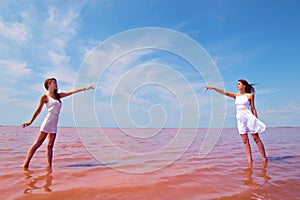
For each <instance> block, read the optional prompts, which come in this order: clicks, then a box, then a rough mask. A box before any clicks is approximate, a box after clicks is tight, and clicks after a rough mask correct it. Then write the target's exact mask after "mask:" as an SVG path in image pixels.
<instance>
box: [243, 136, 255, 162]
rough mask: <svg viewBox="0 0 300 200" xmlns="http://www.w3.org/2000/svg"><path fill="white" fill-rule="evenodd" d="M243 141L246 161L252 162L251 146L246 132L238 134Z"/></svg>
mask: <svg viewBox="0 0 300 200" xmlns="http://www.w3.org/2000/svg"><path fill="white" fill-rule="evenodd" d="M240 135H241V137H242V140H243V143H244V147H245V150H246V154H247V158H248V163H251V162H252V153H251V146H250V142H249V138H248V135H247V134H240Z"/></svg>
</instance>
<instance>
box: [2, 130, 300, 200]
mask: <svg viewBox="0 0 300 200" xmlns="http://www.w3.org/2000/svg"><path fill="white" fill-rule="evenodd" d="M81 130H84V131H86V132H87V134H91V133H93V134H94V133H95V134H96V132H97V129H93V128H82V129H81ZM37 131H38V128H36V127H28V128H26V129H22V128H20V127H0V141H1V152H0V159H1V165H0V186H1V189H0V199H197V200H198V199H221V200H222V199H300V128H268V129H267V131H266V132H265V133H263V134H261V138H262V140H263V142H264V144H265V147H266V151H267V156H268V158H269V162H268V165H267V166H264V165H263V163H262V161H261V157H260V155H259V152H258V150H257V147H256V145H255V144H254V142H253V140H251V146H252V152H253V159H254V162H253V166H252V167H249V166H248V164H247V159H246V156H245V151H244V147H243V144H242V142H241V139H240V136H239V135H238V133H237V131H236V129H224V130H223V132H222V134H221V137H220V138H219V140H218V142H217V144H216V145H215V146H214V148H213V150H212V151H211V152H210V153H209V155H207V156H206V157H205V158H202V159H200V158H199V148H200V145H201V142H202V139H203V135H204V134H205V133H206V129H198V132H197V136H196V137H195V139H194V140H193V143H192V145H191V146H190V147H189V148H188V149H187V151H185V152H184V154H183V155H182V156H181V157H180V158H179V159H178V160H176V161H175V162H174V163H172V164H170V165H169V166H167V167H165V168H163V169H159V170H156V171H154V172H149V173H138V174H137V173H127V172H122V171H118V170H116V168H122V167H123V169H125V171H126V169H133V168H139V167H141V168H143V167H145V166H147V165H150V164H152V163H151V160H148V161H147V162H145V163H142V162H139V161H134V160H132V159H131V158H129V157H122V156H121V155H118V156H116V155H115V154H113V153H110V151H109V149H108V147H106V146H100V147H98V148H99V149H101V150H103V155H105V156H106V157H107V158H111V162H110V163H101V162H100V161H98V160H97V159H95V158H94V157H93V156H92V155H91V154H90V153H89V152H88V151H87V149H86V148H85V147H84V145H83V143H82V141H81V140H80V137H79V135H78V134H77V131H76V129H75V128H59V133H58V135H57V138H56V143H55V148H54V159H53V171H52V172H51V173H49V171H47V170H45V144H44V145H43V146H42V147H41V148H40V149H39V150H38V152H37V153H36V154H35V156H34V158H33V159H32V162H31V165H30V170H29V171H22V169H21V168H20V167H19V166H20V165H21V164H22V162H23V160H24V157H25V155H26V153H27V150H28V148H29V147H30V145H31V144H32V143H33V141H34V139H35V137H36V134H37ZM139 131H141V132H142V131H144V130H143V129H136V130H135V132H139ZM187 131H188V130H187ZM105 132H106V133H107V135H110V137H111V139H112V141H113V142H114V143H116V144H118V145H119V147H120V148H123V149H126V150H128V151H129V150H131V151H132V150H134V149H135V150H136V151H139V152H146V153H147V152H151V151H154V150H155V148H157V149H159V148H160V147H163V146H164V145H165V144H167V141H166V140H168V139H170V138H172V137H174V133H175V132H176V130H175V129H163V130H162V131H161V132H160V133H159V134H161V137H157V138H156V139H155V137H152V139H150V140H148V141H147V142H145V141H144V140H140V139H135V140H130V139H128V138H129V137H127V136H126V135H125V136H124V134H122V132H121V131H120V130H118V129H105ZM153 138H154V139H153ZM168 156H172V154H170V152H169V154H168ZM161 158H164V155H162V156H161ZM153 162H163V160H162V159H158V158H153Z"/></svg>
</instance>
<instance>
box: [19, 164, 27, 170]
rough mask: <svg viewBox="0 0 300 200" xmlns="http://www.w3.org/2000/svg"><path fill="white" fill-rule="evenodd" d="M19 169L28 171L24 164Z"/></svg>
mask: <svg viewBox="0 0 300 200" xmlns="http://www.w3.org/2000/svg"><path fill="white" fill-rule="evenodd" d="M20 167H21V168H22V169H23V171H28V166H26V165H25V164H22V165H21V166H20Z"/></svg>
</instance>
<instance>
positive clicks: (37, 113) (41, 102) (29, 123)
mask: <svg viewBox="0 0 300 200" xmlns="http://www.w3.org/2000/svg"><path fill="white" fill-rule="evenodd" d="M47 101H48V97H47V95H45V94H44V95H43V96H42V97H41V99H40V103H39V106H38V108H37V109H36V111H35V112H34V114H33V116H32V118H31V120H30V121H29V122H25V123H24V124H22V127H23V128H25V127H26V126H30V125H31V124H32V123H33V121H34V120H35V119H36V118H37V116H38V115H39V114H40V112H41V110H42V108H43V105H44V103H46V102H47Z"/></svg>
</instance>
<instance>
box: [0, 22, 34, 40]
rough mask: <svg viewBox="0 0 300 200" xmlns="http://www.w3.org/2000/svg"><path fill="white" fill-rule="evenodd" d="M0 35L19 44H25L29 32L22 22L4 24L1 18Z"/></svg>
mask: <svg viewBox="0 0 300 200" xmlns="http://www.w3.org/2000/svg"><path fill="white" fill-rule="evenodd" d="M0 34H2V35H4V36H5V37H6V38H8V39H10V40H13V41H15V42H17V43H24V42H25V41H26V39H27V35H28V30H27V27H26V25H25V24H23V23H21V22H4V21H3V20H2V19H1V18H0Z"/></svg>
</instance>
